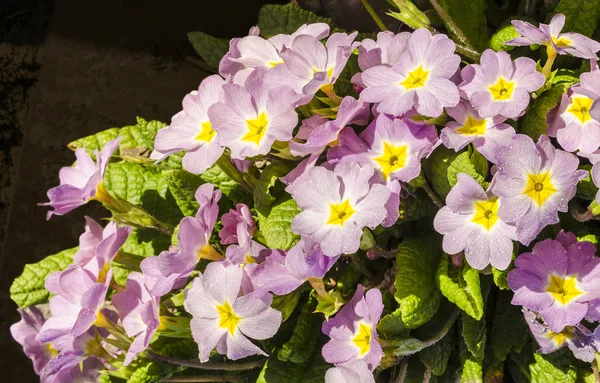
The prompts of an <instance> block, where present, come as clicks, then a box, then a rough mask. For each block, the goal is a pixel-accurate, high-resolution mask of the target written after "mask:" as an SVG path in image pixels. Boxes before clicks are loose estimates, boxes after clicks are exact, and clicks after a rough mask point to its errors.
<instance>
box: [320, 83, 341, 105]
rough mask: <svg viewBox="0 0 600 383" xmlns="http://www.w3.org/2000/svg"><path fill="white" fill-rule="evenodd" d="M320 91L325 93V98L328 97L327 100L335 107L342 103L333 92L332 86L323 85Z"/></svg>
mask: <svg viewBox="0 0 600 383" xmlns="http://www.w3.org/2000/svg"><path fill="white" fill-rule="evenodd" d="M321 90H322V91H323V93H325V94H326V95H327V97H329V99H330V100H331V101H333V102H335V103H336V104H337V105H340V104H341V103H342V99H341V98H340V96H338V95H337V94H335V90H333V85H331V84H326V85H323V86H322V87H321Z"/></svg>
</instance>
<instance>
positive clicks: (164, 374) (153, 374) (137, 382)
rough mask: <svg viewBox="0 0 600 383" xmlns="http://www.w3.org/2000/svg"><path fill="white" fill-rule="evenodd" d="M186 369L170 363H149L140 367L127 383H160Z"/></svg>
mask: <svg viewBox="0 0 600 383" xmlns="http://www.w3.org/2000/svg"><path fill="white" fill-rule="evenodd" d="M184 369H185V367H181V366H176V365H174V364H169V363H161V362H148V363H146V364H142V365H141V366H140V367H138V368H137V369H136V370H135V371H134V372H133V374H131V376H130V377H129V379H127V383H158V382H162V381H163V380H164V379H168V378H170V377H171V376H173V374H175V373H177V372H179V371H183V370H184Z"/></svg>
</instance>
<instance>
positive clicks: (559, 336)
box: [544, 326, 575, 347]
mask: <svg viewBox="0 0 600 383" xmlns="http://www.w3.org/2000/svg"><path fill="white" fill-rule="evenodd" d="M544 336H545V337H546V338H548V339H552V340H553V341H554V344H555V345H556V347H561V346H562V345H563V344H564V343H565V342H566V341H567V340H568V339H573V338H574V337H575V336H574V335H573V327H571V326H567V327H565V329H564V330H562V331H561V332H559V333H555V332H554V331H548V332H547V333H546V334H544Z"/></svg>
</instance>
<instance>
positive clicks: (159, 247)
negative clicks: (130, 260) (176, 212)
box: [122, 228, 171, 257]
mask: <svg viewBox="0 0 600 383" xmlns="http://www.w3.org/2000/svg"><path fill="white" fill-rule="evenodd" d="M169 245H171V241H170V239H169V237H168V236H166V235H164V234H161V233H159V232H157V231H156V230H151V229H138V228H134V229H133V230H132V231H131V234H130V235H129V237H128V238H127V240H126V241H125V243H124V244H123V247H122V249H123V251H125V252H127V253H131V254H135V255H140V256H142V257H149V256H152V255H158V254H160V252H161V251H163V250H167V249H168V248H169Z"/></svg>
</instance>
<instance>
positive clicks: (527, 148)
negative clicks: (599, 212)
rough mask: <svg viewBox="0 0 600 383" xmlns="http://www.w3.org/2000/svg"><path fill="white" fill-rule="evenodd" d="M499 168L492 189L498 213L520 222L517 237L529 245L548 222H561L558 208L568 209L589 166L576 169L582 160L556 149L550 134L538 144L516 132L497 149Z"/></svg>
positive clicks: (505, 217)
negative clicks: (497, 201) (509, 140)
mask: <svg viewBox="0 0 600 383" xmlns="http://www.w3.org/2000/svg"><path fill="white" fill-rule="evenodd" d="M496 163H497V165H498V172H497V173H496V175H495V176H494V178H495V182H494V184H493V186H492V192H493V193H494V194H495V195H497V196H498V197H500V207H499V209H498V217H499V218H500V219H501V220H502V221H504V222H506V223H515V224H516V225H517V238H518V239H519V241H520V242H521V243H522V244H524V245H529V243H531V241H533V239H535V237H536V236H537V235H538V234H539V233H540V232H541V231H542V229H543V228H544V227H546V226H547V225H552V224H555V223H558V221H559V219H558V212H559V211H562V212H566V211H567V210H568V203H569V201H570V200H571V198H573V197H574V196H575V191H576V189H577V183H578V182H579V181H580V180H581V179H583V178H585V177H586V175H587V174H588V172H587V171H586V170H577V167H578V166H579V160H578V159H577V157H575V156H574V155H573V154H571V153H567V152H565V151H562V150H558V149H555V148H554V146H552V143H550V139H549V138H548V136H545V135H542V136H540V139H539V141H538V143H537V144H535V143H534V142H533V140H532V139H531V138H529V137H528V136H525V135H522V134H517V135H516V136H514V137H513V139H512V142H511V143H510V144H509V145H508V146H500V147H498V149H497V150H496Z"/></svg>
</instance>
